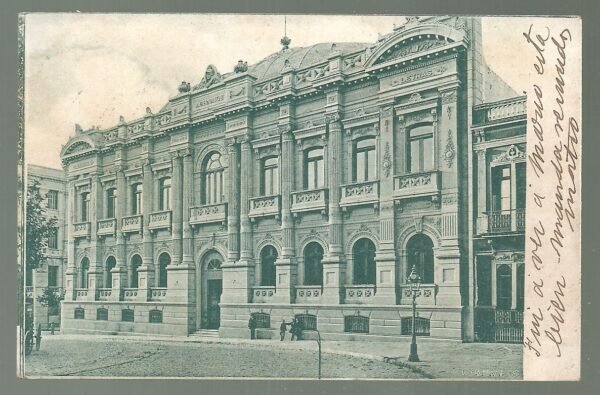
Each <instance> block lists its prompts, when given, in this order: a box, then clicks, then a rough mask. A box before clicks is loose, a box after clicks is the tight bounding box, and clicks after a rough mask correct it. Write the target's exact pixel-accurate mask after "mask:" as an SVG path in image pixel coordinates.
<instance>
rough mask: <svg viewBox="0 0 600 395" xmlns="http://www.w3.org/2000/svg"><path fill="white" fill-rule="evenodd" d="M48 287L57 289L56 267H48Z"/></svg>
mask: <svg viewBox="0 0 600 395" xmlns="http://www.w3.org/2000/svg"><path fill="white" fill-rule="evenodd" d="M48 286H49V287H58V266H48Z"/></svg>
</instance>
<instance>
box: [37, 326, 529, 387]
mask: <svg viewBox="0 0 600 395" xmlns="http://www.w3.org/2000/svg"><path fill="white" fill-rule="evenodd" d="M53 339H57V340H58V339H62V340H68V339H78V340H86V341H112V342H114V341H123V342H127V341H144V342H148V341H158V342H180V343H212V344H234V345H236V344H237V345H243V346H247V347H257V348H261V349H265V348H270V347H278V348H285V349H291V350H307V351H308V350H310V351H311V352H317V351H318V345H317V343H316V342H315V341H311V340H304V341H296V342H291V341H290V340H289V339H286V340H285V341H283V342H281V341H277V340H249V339H230V338H203V337H198V336H190V337H185V336H152V335H148V336H146V335H144V336H138V335H128V336H121V335H91V336H90V335H62V334H56V335H47V336H45V337H44V340H45V341H52V340H53ZM417 342H418V353H419V357H420V359H421V361H422V362H408V361H407V358H408V353H409V349H410V339H401V340H399V341H398V342H389V341H388V342H359V341H323V342H322V343H321V346H322V352H323V353H329V354H338V355H348V356H354V357H360V358H365V359H373V360H378V361H384V362H388V363H396V364H399V365H402V366H404V367H407V368H409V369H411V370H412V371H414V372H415V373H418V374H419V375H421V376H422V377H423V378H433V379H455V380H461V379H480V380H519V379H521V378H522V358H523V357H522V355H523V351H522V350H523V347H522V345H519V344H502V343H461V342H457V341H452V340H439V339H427V338H418V339H417Z"/></svg>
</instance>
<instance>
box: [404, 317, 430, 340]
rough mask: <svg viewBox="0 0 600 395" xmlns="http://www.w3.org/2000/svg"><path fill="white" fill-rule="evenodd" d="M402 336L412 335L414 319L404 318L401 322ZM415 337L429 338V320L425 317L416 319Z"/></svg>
mask: <svg viewBox="0 0 600 395" xmlns="http://www.w3.org/2000/svg"><path fill="white" fill-rule="evenodd" d="M400 334H402V335H412V317H406V318H402V320H401V321H400ZM415 335H417V336H429V319H427V318H423V317H416V319H415Z"/></svg>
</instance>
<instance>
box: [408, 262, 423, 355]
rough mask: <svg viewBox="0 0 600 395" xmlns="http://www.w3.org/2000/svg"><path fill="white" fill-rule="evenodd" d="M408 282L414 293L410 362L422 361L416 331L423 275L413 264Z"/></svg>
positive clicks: (412, 293) (411, 291)
mask: <svg viewBox="0 0 600 395" xmlns="http://www.w3.org/2000/svg"><path fill="white" fill-rule="evenodd" d="M408 284H409V286H410V293H411V295H412V341H411V343H410V354H409V356H408V361H409V362H420V360H419V354H418V353H417V333H416V328H417V326H416V321H417V320H416V319H417V296H419V294H420V291H419V288H420V287H421V276H419V275H418V274H417V272H416V267H415V265H413V267H412V270H411V271H410V275H409V276H408Z"/></svg>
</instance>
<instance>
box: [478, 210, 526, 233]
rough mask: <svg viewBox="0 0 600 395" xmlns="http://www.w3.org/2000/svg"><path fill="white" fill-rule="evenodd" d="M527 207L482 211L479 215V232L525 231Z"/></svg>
mask: <svg viewBox="0 0 600 395" xmlns="http://www.w3.org/2000/svg"><path fill="white" fill-rule="evenodd" d="M525 218H526V216H525V209H516V210H499V211H490V212H488V213H482V214H481V215H480V216H479V217H477V233H478V234H496V233H508V232H524V231H525Z"/></svg>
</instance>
